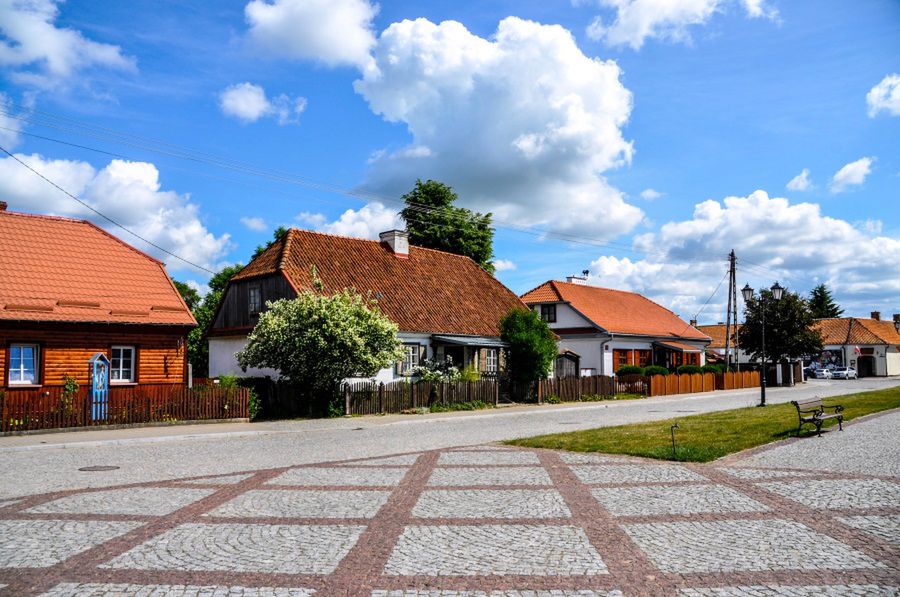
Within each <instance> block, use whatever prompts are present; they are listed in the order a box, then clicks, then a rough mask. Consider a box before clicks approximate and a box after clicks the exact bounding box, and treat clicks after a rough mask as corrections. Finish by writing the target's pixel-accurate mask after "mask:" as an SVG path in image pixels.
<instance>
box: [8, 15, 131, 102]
mask: <svg viewBox="0 0 900 597" xmlns="http://www.w3.org/2000/svg"><path fill="white" fill-rule="evenodd" d="M57 4H58V2H57V1H56V0H0V33H2V36H0V66H2V67H7V68H12V69H16V70H15V72H14V75H13V78H14V80H17V81H19V82H22V83H31V84H35V85H39V86H42V87H46V86H49V85H52V84H54V83H58V82H61V81H63V80H65V79H68V78H70V77H71V76H73V75H74V74H75V73H77V72H78V71H80V70H82V69H85V68H87V67H90V66H102V67H108V68H116V69H125V70H134V68H135V62H134V59H132V58H130V57H127V56H125V55H123V54H122V49H121V48H120V47H119V46H115V45H111V44H104V43H99V42H96V41H93V40H90V39H87V38H86V37H84V35H82V34H81V32H79V31H76V30H74V29H69V28H60V27H57V26H56V25H55V24H54V22H55V21H56V19H57V17H58V16H59V7H58V6H57Z"/></svg>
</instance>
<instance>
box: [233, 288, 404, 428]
mask: <svg viewBox="0 0 900 597" xmlns="http://www.w3.org/2000/svg"><path fill="white" fill-rule="evenodd" d="M236 356H237V359H238V364H240V366H241V367H243V368H244V369H246V368H247V367H258V368H272V369H277V370H278V371H279V372H280V374H281V377H282V379H285V380H286V381H289V382H291V383H292V384H293V385H295V386H296V387H297V388H300V389H302V391H303V393H304V394H306V396H307V398H308V399H309V400H310V401H311V403H313V404H314V405H315V406H316V407H317V409H318V410H319V411H320V412H321V413H323V414H324V413H325V412H326V411H327V410H328V408H329V406H330V405H333V404H334V400H335V399H336V398H337V389H338V386H339V384H340V383H341V381H342V380H344V379H346V378H348V377H371V376H374V375H375V374H376V373H377V372H378V371H379V370H381V369H384V368H385V367H389V366H391V365H392V364H393V363H394V362H396V361H397V360H398V359H400V358H401V357H402V352H401V350H400V341H399V340H398V339H397V325H396V324H395V323H393V322H392V321H391V320H390V319H388V318H387V316H385V315H384V314H383V313H382V312H381V311H380V310H379V309H378V306H377V304H376V303H375V302H374V301H373V300H371V299H370V298H368V297H363V296H361V295H360V294H358V293H357V292H355V291H353V290H352V289H345V290H343V291H342V292H339V293H337V294H332V295H329V296H325V295H322V294H319V293H316V292H310V291H304V292H301V293H299V294H298V295H297V298H296V299H293V300H288V299H282V300H278V301H274V302H272V303H269V308H268V310H266V311H265V312H263V313H261V314H260V316H259V322H258V323H257V324H256V327H255V328H254V329H253V331H252V332H250V335H249V336H248V337H247V346H246V347H245V348H244V350H242V351H240V352H238V353H237V355H236Z"/></svg>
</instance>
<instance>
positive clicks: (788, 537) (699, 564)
mask: <svg viewBox="0 0 900 597" xmlns="http://www.w3.org/2000/svg"><path fill="white" fill-rule="evenodd" d="M622 528H623V529H624V530H625V532H626V533H628V535H629V536H630V537H631V538H632V540H634V542H635V543H636V544H637V545H638V547H640V549H641V550H642V551H643V552H644V553H646V554H647V556H648V557H649V558H650V560H651V561H652V562H653V563H654V564H655V565H656V566H657V567H658V568H659V569H660V570H662V571H664V572H676V573H679V574H687V573H694V572H709V573H716V572H735V571H760V570H853V569H870V568H883V567H884V565H883V564H881V563H880V562H876V561H875V560H873V559H872V558H870V557H868V556H867V555H865V554H863V553H861V552H859V551H856V550H854V549H853V548H851V547H849V546H847V545H844V544H843V543H841V542H839V541H837V540H835V539H833V538H831V537H829V536H827V535H823V534H821V533H817V532H815V531H813V530H812V529H810V528H809V527H807V526H804V525H802V524H800V523H797V522H791V521H787V520H777V519H776V520H730V521H722V522H666V523H649V524H631V525H622Z"/></svg>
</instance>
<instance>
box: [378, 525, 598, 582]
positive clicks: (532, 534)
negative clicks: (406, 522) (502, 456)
mask: <svg viewBox="0 0 900 597" xmlns="http://www.w3.org/2000/svg"><path fill="white" fill-rule="evenodd" d="M384 573H385V574H391V575H428V576H476V575H513V574H523V575H533V576H568V575H596V574H608V573H609V572H608V570H607V569H606V564H604V563H603V560H602V559H601V558H600V554H599V553H597V551H596V550H595V549H594V547H593V545H591V542H590V541H589V540H588V538H587V535H585V533H584V531H583V530H582V529H581V528H579V527H576V526H538V525H472V526H454V525H442V526H408V527H406V528H405V529H404V530H403V533H402V534H401V535H400V538H399V539H398V540H397V543H396V545H395V546H394V550H393V552H391V556H390V559H389V560H388V562H387V565H386V566H385V568H384Z"/></svg>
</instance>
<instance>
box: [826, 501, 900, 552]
mask: <svg viewBox="0 0 900 597" xmlns="http://www.w3.org/2000/svg"><path fill="white" fill-rule="evenodd" d="M898 507H900V506H898ZM838 520H839V521H840V522H842V523H844V524H845V525H847V526H849V527H853V528H854V529H859V530H860V531H863V532H864V533H869V534H870V535H875V536H876V537H879V538H881V539H884V540H885V541H887V542H888V543H893V544H894V545H897V546H900V515H898V514H894V515H892V516H846V517H842V518H838Z"/></svg>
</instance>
